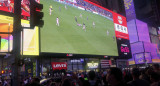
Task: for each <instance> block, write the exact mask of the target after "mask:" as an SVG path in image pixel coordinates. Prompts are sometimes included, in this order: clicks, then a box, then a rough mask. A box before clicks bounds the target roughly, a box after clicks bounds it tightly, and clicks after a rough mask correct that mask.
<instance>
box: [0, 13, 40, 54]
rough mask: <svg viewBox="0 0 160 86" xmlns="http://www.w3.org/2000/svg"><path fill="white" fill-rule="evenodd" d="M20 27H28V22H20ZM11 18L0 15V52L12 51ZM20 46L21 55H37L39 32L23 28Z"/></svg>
mask: <svg viewBox="0 0 160 86" xmlns="http://www.w3.org/2000/svg"><path fill="white" fill-rule="evenodd" d="M21 24H22V27H29V26H30V25H29V21H27V20H23V19H22V20H21ZM12 32H13V17H11V16H6V15H0V52H11V51H12V50H13V36H12ZM22 33H23V34H22V39H21V43H22V44H21V45H22V46H23V55H39V30H38V27H35V28H34V29H28V28H27V29H26V28H23V32H22Z"/></svg>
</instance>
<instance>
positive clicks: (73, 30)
mask: <svg viewBox="0 0 160 86" xmlns="http://www.w3.org/2000/svg"><path fill="white" fill-rule="evenodd" d="M40 3H41V4H43V6H44V7H43V10H42V11H43V12H44V17H43V20H44V26H43V28H41V29H40V30H41V31H40V32H41V33H40V34H41V52H50V53H73V54H88V55H109V56H118V50H117V42H116V36H115V30H114V23H113V15H112V13H111V12H109V11H107V10H105V9H102V8H100V7H99V6H95V5H93V4H90V3H88V2H86V1H84V0H41V1H40Z"/></svg>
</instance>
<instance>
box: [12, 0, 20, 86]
mask: <svg viewBox="0 0 160 86" xmlns="http://www.w3.org/2000/svg"><path fill="white" fill-rule="evenodd" d="M20 43H21V0H14V22H13V58H15V59H14V60H15V61H14V64H13V65H12V66H13V67H12V86H19V84H20V67H18V60H19V58H20V47H21V46H20V45H21V44H20Z"/></svg>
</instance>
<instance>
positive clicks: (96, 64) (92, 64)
mask: <svg viewBox="0 0 160 86" xmlns="http://www.w3.org/2000/svg"><path fill="white" fill-rule="evenodd" d="M87 66H88V67H89V68H98V63H87Z"/></svg>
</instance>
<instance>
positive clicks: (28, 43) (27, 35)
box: [21, 20, 39, 55]
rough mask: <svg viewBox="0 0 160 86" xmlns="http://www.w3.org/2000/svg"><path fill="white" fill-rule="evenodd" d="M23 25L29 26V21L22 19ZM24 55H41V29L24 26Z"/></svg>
mask: <svg viewBox="0 0 160 86" xmlns="http://www.w3.org/2000/svg"><path fill="white" fill-rule="evenodd" d="M21 24H22V27H29V26H30V24H29V21H27V20H21ZM22 33H23V34H22V43H23V44H22V46H23V55H39V29H38V27H35V28H34V29H28V28H24V29H23V32H22Z"/></svg>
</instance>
